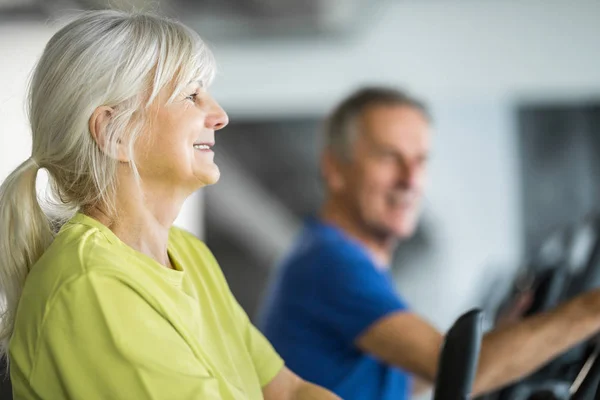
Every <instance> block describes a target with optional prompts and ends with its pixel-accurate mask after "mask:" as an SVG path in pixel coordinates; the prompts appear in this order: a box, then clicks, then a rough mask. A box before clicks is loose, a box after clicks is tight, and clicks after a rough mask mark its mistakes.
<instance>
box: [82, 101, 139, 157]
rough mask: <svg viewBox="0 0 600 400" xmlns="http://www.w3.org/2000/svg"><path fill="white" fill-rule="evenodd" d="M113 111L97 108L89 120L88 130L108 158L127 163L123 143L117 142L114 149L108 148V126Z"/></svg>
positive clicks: (103, 107) (107, 108)
mask: <svg viewBox="0 0 600 400" xmlns="http://www.w3.org/2000/svg"><path fill="white" fill-rule="evenodd" d="M114 112H115V110H114V109H113V108H111V107H108V106H100V107H97V108H96V109H95V110H94V112H93V113H92V116H91V117H90V120H89V129H90V133H91V135H92V137H93V138H94V141H95V142H96V144H97V145H98V147H99V148H100V150H101V151H102V152H103V153H104V154H106V155H107V156H109V157H112V158H114V159H116V160H118V161H120V162H129V161H130V160H129V157H128V151H127V148H126V146H125V144H124V143H122V142H121V140H118V141H117V143H115V147H114V148H113V149H112V151H111V149H110V148H109V147H110V146H109V144H110V143H109V140H110V138H109V135H110V132H109V131H108V126H109V124H110V122H111V120H112V118H113V115H114Z"/></svg>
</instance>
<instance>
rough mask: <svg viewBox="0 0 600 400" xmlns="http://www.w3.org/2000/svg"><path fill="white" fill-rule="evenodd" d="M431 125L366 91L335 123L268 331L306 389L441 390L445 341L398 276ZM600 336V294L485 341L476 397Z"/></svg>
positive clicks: (340, 110) (395, 394) (406, 104)
mask: <svg viewBox="0 0 600 400" xmlns="http://www.w3.org/2000/svg"><path fill="white" fill-rule="evenodd" d="M430 142H431V133H430V117H429V114H428V111H427V109H426V107H425V106H424V105H423V104H422V103H421V102H419V101H418V100H416V99H414V98H413V97H411V96H409V95H407V94H405V93H403V92H401V91H397V90H394V89H390V88H377V87H371V88H364V89H362V90H359V91H357V92H355V93H353V94H352V95H351V96H350V97H348V98H347V99H345V100H344V101H343V102H342V103H341V104H340V105H339V106H338V107H337V108H336V109H335V110H334V111H333V113H332V114H331V116H330V117H329V118H328V121H327V124H326V129H325V148H324V151H323V155H322V160H321V171H322V174H323V177H324V181H325V186H326V188H325V189H326V199H325V202H324V204H323V206H322V209H321V212H320V215H319V217H318V218H316V219H312V220H309V221H308V222H307V223H306V225H305V227H304V230H303V232H302V233H301V234H300V236H299V238H298V240H297V243H296V244H295V245H294V247H293V249H292V250H291V252H290V254H289V255H288V256H287V257H286V258H285V260H284V262H283V265H282V266H281V267H280V268H279V270H278V273H277V276H276V277H275V279H274V280H273V282H272V284H271V286H270V288H269V290H268V293H267V297H266V300H265V303H264V304H263V308H262V310H261V313H260V319H259V327H260V328H261V329H262V330H263V332H264V333H265V335H266V336H267V337H268V338H269V340H270V341H271V343H272V344H273V345H274V346H275V348H276V349H277V351H278V352H279V353H280V354H281V356H282V357H283V358H284V359H285V360H286V362H287V364H288V365H289V367H290V368H291V369H292V370H294V371H296V372H297V373H298V374H299V375H300V376H301V377H302V378H304V379H307V380H309V381H312V382H315V383H317V384H319V385H322V386H325V387H327V388H329V389H331V390H333V391H335V392H336V393H337V394H338V395H340V396H341V397H342V398H344V399H347V400H353V399H357V400H358V399H360V400H367V399H382V400H403V399H408V398H409V397H410V395H411V392H412V391H413V390H414V389H415V387H414V386H415V385H413V384H412V377H417V378H420V379H419V380H420V381H423V382H426V383H427V384H431V383H433V381H434V379H435V376H436V371H437V367H438V358H439V352H440V348H441V345H442V341H443V336H442V334H441V333H440V332H438V331H437V330H436V329H435V328H434V327H433V326H432V325H430V324H429V323H428V322H426V321H425V320H424V319H423V318H421V317H420V316H419V315H417V314H415V313H414V312H412V311H411V310H410V309H409V308H408V307H407V305H406V303H405V302H404V300H403V299H402V296H401V295H400V294H398V293H396V292H395V289H394V285H393V282H392V280H391V277H390V273H389V266H390V262H391V258H392V253H393V251H394V248H395V246H396V245H397V243H398V242H399V241H400V240H402V239H406V238H408V237H410V236H411V235H412V234H413V232H414V230H415V227H416V225H417V222H418V218H419V212H420V206H421V199H422V196H423V187H424V182H425V177H426V173H427V162H428V156H429V150H430ZM599 330H600V291H592V292H589V293H587V294H584V295H581V296H580V297H578V298H576V299H574V300H572V301H570V302H568V303H566V304H564V305H563V306H561V307H559V308H557V309H555V310H554V311H552V312H549V313H544V314H540V315H536V316H533V317H530V318H527V319H525V320H522V321H520V322H516V323H513V324H509V325H507V326H503V327H501V328H499V329H496V330H494V331H492V332H490V333H488V334H486V335H485V337H484V339H483V343H482V347H481V354H480V360H479V367H478V371H477V374H476V378H475V383H474V388H473V391H474V394H476V395H479V394H483V393H485V392H489V391H491V390H494V389H497V388H500V387H502V386H505V385H507V384H509V383H511V382H513V381H515V380H517V379H519V378H521V377H523V376H526V375H528V374H530V373H531V372H533V371H534V370H536V369H537V368H539V367H540V366H542V365H543V364H545V363H546V362H548V361H549V360H551V359H552V358H553V357H555V356H557V355H558V354H560V353H562V352H564V351H565V350H567V349H568V348H570V347H572V346H574V345H576V344H577V343H579V342H580V341H583V340H585V339H587V338H589V337H590V336H592V335H593V334H594V333H596V332H598V331H599Z"/></svg>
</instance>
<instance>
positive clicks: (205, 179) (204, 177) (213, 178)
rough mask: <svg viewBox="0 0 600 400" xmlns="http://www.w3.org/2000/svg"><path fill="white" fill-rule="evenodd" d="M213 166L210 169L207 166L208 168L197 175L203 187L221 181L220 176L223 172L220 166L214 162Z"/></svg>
mask: <svg viewBox="0 0 600 400" xmlns="http://www.w3.org/2000/svg"><path fill="white" fill-rule="evenodd" d="M212 167H213V168H210V169H209V168H207V169H206V170H204V171H202V172H201V173H199V174H197V175H196V177H197V178H198V182H199V183H200V186H201V187H202V186H208V185H214V184H215V183H217V182H218V181H219V178H220V177H221V172H220V171H219V167H217V166H216V165H214V164H213V166H212Z"/></svg>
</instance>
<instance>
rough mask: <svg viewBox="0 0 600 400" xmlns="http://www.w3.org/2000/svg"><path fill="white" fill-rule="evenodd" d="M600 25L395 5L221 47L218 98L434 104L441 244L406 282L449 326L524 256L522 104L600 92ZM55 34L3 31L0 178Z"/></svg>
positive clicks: (535, 4) (552, 1) (544, 1)
mask: <svg viewBox="0 0 600 400" xmlns="http://www.w3.org/2000/svg"><path fill="white" fill-rule="evenodd" d="M599 17H600V2H598V1H597V0H570V1H569V0H560V1H559V0H520V1H517V0H513V1H508V0H505V1H497V0H478V1H451V0H439V1H438V0H428V1H402V2H400V1H396V2H391V1H389V2H384V3H383V4H382V6H381V7H380V8H379V9H377V10H376V12H374V14H373V15H372V16H369V17H366V18H367V20H366V21H365V23H364V24H362V26H360V27H358V28H357V31H356V33H355V35H353V36H351V37H349V38H346V39H337V40H321V41H319V42H311V41H306V40H304V41H297V42H289V41H285V42H284V41H277V40H276V39H274V40H273V41H271V42H269V43H256V42H251V41H243V42H239V43H237V44H236V43H229V44H225V43H223V44H219V45H218V47H217V48H216V49H215V54H216V56H217V60H218V63H219V65H220V74H219V76H218V78H217V80H216V82H215V85H214V88H213V91H214V93H215V95H216V96H217V98H218V99H219V100H220V101H221V102H222V104H223V105H224V107H225V108H226V109H227V110H228V111H229V112H230V114H231V115H232V116H233V117H235V116H240V115H247V116H252V115H257V116H264V115H265V113H270V114H273V115H278V114H281V113H285V114H288V115H289V114H305V113H310V114H312V113H317V114H323V113H324V112H325V111H326V110H327V109H329V108H330V107H331V106H332V105H333V104H334V103H335V102H336V101H337V100H339V99H340V98H341V96H342V95H344V94H345V93H347V92H348V91H349V90H351V89H352V88H354V87H355V86H356V85H358V84H360V83H362V82H382V83H390V84H396V85H402V86H405V87H408V88H409V89H411V90H413V91H414V92H416V93H418V94H420V95H422V96H423V97H424V98H425V99H427V100H428V101H429V103H430V104H431V106H432V108H433V111H434V116H435V120H436V145H435V152H434V158H433V161H432V168H431V177H430V188H429V193H428V203H429V208H430V210H431V213H432V215H433V216H434V217H435V220H436V221H437V223H438V225H439V230H438V235H439V237H440V239H441V240H440V248H439V251H438V252H437V253H436V254H435V256H434V257H432V258H431V259H430V260H428V261H427V262H424V263H423V265H422V266H420V267H422V269H415V268H409V269H407V271H406V272H403V274H404V279H403V280H402V281H401V282H400V286H401V287H402V288H403V291H404V292H405V294H406V297H407V298H408V299H409V300H410V301H411V302H412V303H413V304H414V306H415V308H416V309H417V310H419V311H422V312H423V313H424V314H425V315H426V316H428V317H429V318H430V319H431V320H432V321H433V322H434V323H435V324H436V325H438V326H440V327H441V328H445V327H447V326H448V325H449V324H450V322H451V320H452V319H453V318H454V317H455V316H457V315H458V313H460V312H461V311H462V310H463V309H464V308H465V307H468V306H470V305H472V304H476V303H477V302H478V301H479V298H480V295H481V294H480V293H479V292H480V289H481V288H483V287H485V284H487V283H488V282H489V277H490V276H495V275H496V274H509V275H510V274H511V273H512V272H513V271H514V268H515V267H516V263H517V261H518V260H519V257H520V256H521V254H520V252H521V226H520V222H519V197H518V196H519V190H518V177H517V171H516V169H517V166H516V164H515V162H516V151H515V145H514V140H515V137H514V134H515V132H514V129H513V124H514V121H513V114H512V111H513V107H514V101H515V100H518V99H521V98H523V97H537V98H545V96H546V95H548V96H550V95H552V96H558V97H574V98H581V97H585V96H588V95H594V94H599V93H600V51H599V50H600V22H599V21H600V20H599ZM51 31H52V29H51V28H47V27H45V26H44V25H42V24H35V25H30V26H24V25H5V26H0V87H1V88H2V90H1V91H0V140H1V141H0V179H2V177H4V176H5V175H6V173H8V171H9V170H10V169H11V168H14V166H16V165H17V163H18V162H19V161H21V160H23V159H25V158H26V157H28V155H29V139H28V136H27V135H28V133H27V127H26V122H25V119H24V116H23V113H22V106H21V104H22V100H23V94H24V82H25V79H26V77H27V73H28V71H29V69H30V68H31V66H32V64H33V62H34V60H35V58H36V57H37V56H38V54H39V53H40V51H41V49H42V47H43V44H44V43H45V41H46V40H47V39H48V38H49V35H50V34H51ZM200 32H201V33H202V31H201V29H200ZM48 101H52V100H51V99H49V100H48ZM195 210H196V211H197V210H198V209H197V208H195ZM187 220H189V221H192V220H195V218H194V217H190V218H187ZM511 265H512V266H514V267H513V268H512V269H511V268H510V266H511ZM506 266H509V267H506ZM406 282H410V284H407V283H406Z"/></svg>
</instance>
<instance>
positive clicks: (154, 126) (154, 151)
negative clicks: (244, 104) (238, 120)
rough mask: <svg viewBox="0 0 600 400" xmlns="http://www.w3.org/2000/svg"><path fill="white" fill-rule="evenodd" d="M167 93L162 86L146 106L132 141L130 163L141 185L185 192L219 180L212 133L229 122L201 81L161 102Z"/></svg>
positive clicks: (161, 189)
mask: <svg viewBox="0 0 600 400" xmlns="http://www.w3.org/2000/svg"><path fill="white" fill-rule="evenodd" d="M170 95H171V89H170V88H163V90H162V91H161V92H160V93H159V95H158V97H157V99H156V100H155V101H154V103H153V104H152V106H151V107H150V110H149V113H148V121H147V122H146V124H145V126H144V128H143V133H142V134H141V135H140V136H139V138H138V139H137V141H136V143H135V162H136V166H137V168H138V171H139V174H140V178H141V181H142V185H143V186H144V188H145V189H150V191H151V192H156V191H157V190H158V192H159V193H160V192H163V191H165V190H166V191H169V193H172V194H175V193H177V192H179V191H183V193H184V194H186V195H188V194H190V193H191V192H193V191H195V190H197V189H198V188H200V187H202V186H205V185H210V184H213V183H215V182H217V181H218V180H219V168H218V167H217V165H216V164H215V163H214V152H213V149H212V147H213V145H214V144H215V132H216V131H218V130H219V129H221V128H223V127H225V126H226V125H227V123H228V122H229V120H228V117H227V114H226V113H225V111H223V109H222V108H221V107H220V106H219V104H217V102H216V101H215V100H214V99H213V98H212V96H211V95H210V94H209V93H208V92H207V91H206V90H205V88H203V87H202V83H201V82H193V83H191V84H189V85H188V86H187V87H186V88H185V89H184V91H183V92H182V93H179V94H177V97H176V98H175V99H174V101H173V102H171V103H169V104H167V99H168V98H169V97H170ZM170 191H173V192H170Z"/></svg>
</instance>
